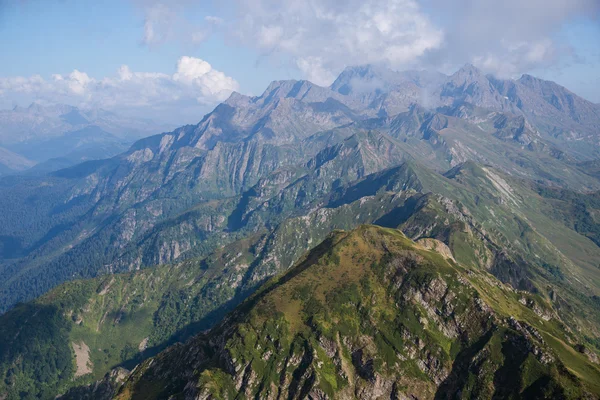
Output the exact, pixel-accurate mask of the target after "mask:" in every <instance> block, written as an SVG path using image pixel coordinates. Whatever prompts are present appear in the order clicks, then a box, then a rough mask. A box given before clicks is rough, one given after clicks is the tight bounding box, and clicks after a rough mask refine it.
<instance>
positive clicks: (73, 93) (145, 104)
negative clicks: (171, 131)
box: [0, 56, 239, 122]
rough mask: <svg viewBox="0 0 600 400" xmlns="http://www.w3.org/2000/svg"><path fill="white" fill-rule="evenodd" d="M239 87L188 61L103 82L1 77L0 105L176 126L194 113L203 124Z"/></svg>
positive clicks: (125, 71) (79, 76)
mask: <svg viewBox="0 0 600 400" xmlns="http://www.w3.org/2000/svg"><path fill="white" fill-rule="evenodd" d="M238 87H239V85H238V83H237V82H236V80H235V79H233V78H231V77H229V76H227V75H225V74H224V73H223V72H221V71H218V70H215V69H214V68H213V67H212V66H211V65H210V64H209V63H208V62H206V61H204V60H201V59H199V58H194V57H187V56H185V57H181V58H180V59H179V61H178V62H177V69H176V71H175V73H174V74H173V75H169V74H164V73H160V72H133V71H131V69H130V68H129V67H128V66H127V65H123V66H121V67H120V68H119V69H118V70H117V72H116V74H115V76H112V77H105V78H102V79H95V78H92V77H90V76H88V75H87V74H86V73H85V72H81V71H78V70H74V71H73V72H71V73H70V74H66V75H61V74H55V75H53V76H52V79H51V80H46V79H44V78H42V77H41V76H39V75H34V76H31V77H6V78H0V101H2V100H4V103H5V104H8V103H9V102H12V101H13V100H14V99H15V98H26V99H28V101H31V100H41V101H51V102H63V103H68V104H74V105H78V106H82V107H99V108H104V109H107V110H115V111H126V112H127V111H129V112H131V113H133V114H136V115H145V116H151V115H161V114H164V115H170V116H171V117H172V120H174V121H177V119H178V118H181V115H182V113H185V112H186V110H191V112H193V113H194V115H197V117H196V119H197V120H199V119H200V118H201V116H202V115H201V112H204V111H207V108H208V107H210V106H213V105H215V104H216V103H218V102H220V101H223V100H225V99H226V98H227V97H228V96H229V95H230V94H231V92H232V91H234V90H238ZM17 95H19V96H17ZM179 122H184V121H179ZM189 122H193V120H191V121H189Z"/></svg>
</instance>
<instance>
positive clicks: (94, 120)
mask: <svg viewBox="0 0 600 400" xmlns="http://www.w3.org/2000/svg"><path fill="white" fill-rule="evenodd" d="M165 130H168V127H167V126H165V125H162V124H159V123H156V122H153V121H150V120H141V119H134V118H126V117H122V116H119V115H117V114H114V113H112V112H108V111H105V110H102V109H90V110H82V109H79V108H77V107H73V106H69V105H65V104H54V105H41V104H38V103H32V104H31V105H30V106H29V107H20V106H16V107H14V108H13V109H12V110H0V146H2V147H4V148H6V150H3V151H2V154H0V166H1V167H0V168H1V169H2V171H0V173H2V174H3V175H7V174H9V173H15V172H21V171H24V170H27V169H29V168H31V167H32V166H33V165H36V164H37V165H36V168H35V169H34V170H31V171H29V173H36V174H40V173H47V172H51V171H55V170H58V169H62V168H65V167H69V166H72V165H75V164H78V163H80V162H82V161H87V160H95V159H103V158H108V157H112V156H115V155H117V154H119V153H122V152H123V151H125V150H127V148H128V147H129V146H131V144H132V143H133V142H134V141H135V140H137V139H140V138H142V137H144V136H148V135H150V134H153V133H156V132H162V131H165ZM7 151H10V152H12V153H16V155H17V156H19V158H15V155H12V156H10V155H9V154H8V153H6V152H7Z"/></svg>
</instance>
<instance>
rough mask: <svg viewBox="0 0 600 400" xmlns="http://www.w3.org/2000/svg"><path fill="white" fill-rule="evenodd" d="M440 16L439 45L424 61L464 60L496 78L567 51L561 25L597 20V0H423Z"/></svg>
mask: <svg viewBox="0 0 600 400" xmlns="http://www.w3.org/2000/svg"><path fill="white" fill-rule="evenodd" d="M427 1H428V4H429V9H431V10H433V12H436V13H439V14H440V15H444V16H445V18H444V21H445V25H444V27H443V28H444V31H445V40H444V45H443V46H441V47H440V48H439V49H437V50H436V51H434V52H432V53H430V54H429V56H430V58H429V60H428V62H429V64H430V65H440V64H446V65H448V66H449V68H452V67H454V66H456V65H457V64H463V63H465V62H473V63H474V64H475V65H477V66H479V67H481V68H483V69H485V70H487V71H489V72H492V73H496V74H498V75H500V76H512V75H516V74H519V73H523V72H527V71H530V70H532V69H535V68H540V67H548V66H551V65H556V64H557V63H559V62H561V61H564V57H569V56H571V55H572V49H571V48H570V45H569V44H568V43H564V41H563V40H562V38H561V36H560V33H561V29H562V28H563V27H564V26H565V25H566V24H568V23H570V22H572V21H575V20H576V19H577V18H592V19H594V18H597V17H598V16H599V15H600V1H598V0H503V1H497V0H476V1H475V0H455V1H452V2H448V1H446V0H427Z"/></svg>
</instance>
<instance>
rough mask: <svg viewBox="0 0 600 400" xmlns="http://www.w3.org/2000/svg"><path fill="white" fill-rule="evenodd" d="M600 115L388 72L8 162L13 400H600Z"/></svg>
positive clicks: (527, 83) (481, 82) (555, 97)
mask: <svg viewBox="0 0 600 400" xmlns="http://www.w3.org/2000/svg"><path fill="white" fill-rule="evenodd" d="M599 126H600V105H596V104H593V103H590V102H588V101H586V100H584V99H581V98H579V97H577V96H576V95H575V94H573V93H571V92H569V91H568V90H567V89H565V88H562V87H560V86H558V85H556V84H554V83H553V82H547V81H542V80H539V79H537V78H534V77H531V76H523V77H522V78H521V79H519V80H499V79H497V78H495V77H492V76H487V75H484V74H483V73H481V72H480V71H479V70H477V69H476V68H475V67H473V66H470V65H467V66H465V67H464V68H462V69H461V70H459V71H458V72H457V73H455V74H454V75H452V76H446V75H442V74H437V73H428V72H424V71H408V72H394V71H390V70H385V69H382V68H378V67H373V66H363V67H353V68H347V69H346V70H345V71H344V72H343V73H342V74H341V75H340V76H339V77H338V79H337V80H336V81H335V82H334V83H333V84H332V85H331V86H330V87H329V88H325V87H320V86H317V85H314V84H312V83H310V82H307V81H279V82H273V83H272V84H271V85H270V86H269V87H268V88H267V90H266V91H265V92H264V93H263V94H262V95H260V96H257V97H248V96H244V95H241V94H238V93H233V94H232V95H231V97H230V98H229V99H228V100H227V101H225V102H224V103H222V104H220V105H219V106H217V107H216V108H215V110H214V111H213V112H211V113H209V114H208V115H206V116H205V117H204V118H203V119H202V120H201V121H200V122H199V123H198V124H197V125H188V126H183V127H181V128H178V129H176V130H174V131H172V132H169V133H163V134H160V135H155V136H151V137H148V138H145V139H141V140H139V141H137V142H136V143H134V144H133V145H132V146H131V147H130V148H129V149H128V150H127V151H125V152H123V153H121V154H119V155H117V156H115V157H112V158H109V159H105V160H94V161H89V162H85V163H83V164H78V165H75V166H72V167H69V168H65V169H62V170H58V171H56V172H53V173H50V174H48V175H40V176H34V175H30V176H10V177H5V178H3V179H1V180H0V209H2V210H3V212H2V213H1V214H0V222H1V223H0V309H1V310H3V311H5V313H4V314H3V315H0V338H3V340H2V344H1V345H0V376H2V378H3V379H2V380H0V398H5V399H17V398H32V399H33V398H43V399H45V398H54V397H55V396H56V395H59V394H62V395H63V398H66V399H70V398H73V399H78V398H90V399H110V398H120V399H138V398H139V399H146V398H157V399H159V398H169V397H170V396H174V397H172V398H190V399H197V398H250V397H252V398H273V399H276V398H288V399H296V398H313V399H315V398H319V399H325V398H364V399H367V398H398V399H400V398H415V397H416V398H437V399H440V398H446V397H448V398H454V397H457V396H458V397H462V398H521V397H524V398H549V397H553V398H597V397H598V396H600V386H598V382H600V368H599V366H598V354H599V353H600V219H599V217H598V215H600V214H599V213H600V200H599V195H598V193H599V190H600V180H599V175H598V174H597V168H595V165H596V164H597V160H596V159H597V158H599V154H600V135H599V134H600V132H598V127H599ZM136 365H137V367H136ZM129 371H132V372H129ZM94 382H95V383H94Z"/></svg>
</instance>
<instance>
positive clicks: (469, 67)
mask: <svg viewBox="0 0 600 400" xmlns="http://www.w3.org/2000/svg"><path fill="white" fill-rule="evenodd" d="M484 76H485V75H484V73H483V72H481V70H480V69H479V68H477V67H476V66H474V65H473V64H465V65H463V66H462V67H461V68H460V69H459V70H458V71H456V72H455V73H454V74H453V75H452V77H470V78H471V79H478V78H480V77H484Z"/></svg>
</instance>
